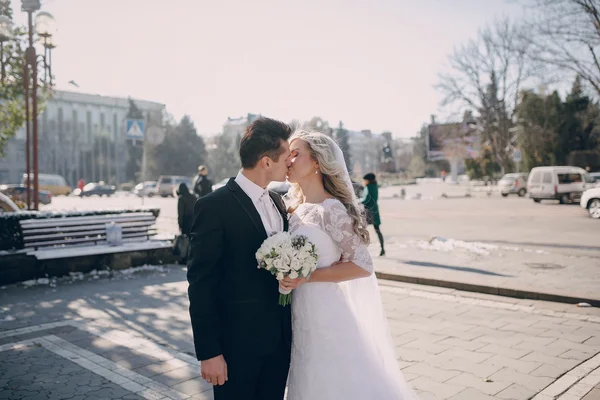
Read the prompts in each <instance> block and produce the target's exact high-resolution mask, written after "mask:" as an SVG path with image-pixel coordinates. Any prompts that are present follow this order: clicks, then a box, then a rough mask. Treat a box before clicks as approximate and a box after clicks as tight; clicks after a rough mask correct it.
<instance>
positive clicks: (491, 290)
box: [375, 271, 600, 307]
mask: <svg viewBox="0 0 600 400" xmlns="http://www.w3.org/2000/svg"><path fill="white" fill-rule="evenodd" d="M375 276H377V278H379V279H387V280H390V281H396V282H406V283H415V284H418V285H426V286H437V287H443V288H449V289H456V290H462V291H465V292H475V293H485V294H492V295H496V296H504V297H514V298H517V299H527V300H540V301H550V302H554V303H566V304H578V303H588V304H590V305H591V306H593V307H600V299H589V298H583V297H574V296H568V295H562V294H556V293H541V292H534V291H530V290H522V289H510V288H501V287H495V286H486V285H479V284H474V283H464V282H455V281H444V280H440V279H432V278H421V277H417V276H409V275H398V274H391V273H389V272H378V271H375Z"/></svg>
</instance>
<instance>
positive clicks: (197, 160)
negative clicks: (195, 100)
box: [152, 115, 207, 189]
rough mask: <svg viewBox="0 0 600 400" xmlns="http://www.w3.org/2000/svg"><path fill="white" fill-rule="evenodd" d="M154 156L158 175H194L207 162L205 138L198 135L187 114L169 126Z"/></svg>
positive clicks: (154, 168) (154, 166)
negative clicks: (175, 123) (174, 124)
mask: <svg viewBox="0 0 600 400" xmlns="http://www.w3.org/2000/svg"><path fill="white" fill-rule="evenodd" d="M152 158H153V160H152V161H153V163H152V164H153V168H152V170H153V172H154V175H156V176H158V175H183V176H193V175H195V174H196V172H197V170H198V166H199V165H202V164H205V163H206V161H207V154H206V145H205V143H204V138H203V137H202V136H199V135H198V132H197V131H196V127H195V126H194V123H193V121H192V120H191V118H190V117H189V116H187V115H185V116H184V117H183V118H182V119H181V121H180V122H179V123H178V124H177V125H176V126H172V125H170V126H168V127H167V131H166V135H165V139H164V140H163V142H162V143H161V144H160V145H158V146H156V148H155V150H154V155H153V157H152ZM190 189H191V188H190Z"/></svg>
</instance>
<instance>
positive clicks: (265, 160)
mask: <svg viewBox="0 0 600 400" xmlns="http://www.w3.org/2000/svg"><path fill="white" fill-rule="evenodd" d="M258 163H259V164H260V166H261V167H263V168H265V169H267V168H269V167H270V166H271V163H272V161H271V159H270V158H269V157H267V156H264V157H263V158H261V159H260V161H259V162H258Z"/></svg>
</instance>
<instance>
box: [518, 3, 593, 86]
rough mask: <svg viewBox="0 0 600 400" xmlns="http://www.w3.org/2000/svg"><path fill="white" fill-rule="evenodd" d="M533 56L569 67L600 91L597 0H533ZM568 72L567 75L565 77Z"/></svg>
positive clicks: (528, 38) (531, 49)
mask: <svg viewBox="0 0 600 400" xmlns="http://www.w3.org/2000/svg"><path fill="white" fill-rule="evenodd" d="M534 4H535V6H536V7H535V8H534V10H536V11H537V12H536V13H534V14H533V17H532V21H531V26H532V27H533V31H532V32H530V34H529V35H525V36H524V38H525V39H527V41H528V42H529V47H530V52H529V55H530V56H531V57H532V59H533V60H536V61H539V62H542V63H544V64H548V65H552V66H555V67H557V68H558V69H559V70H563V71H564V70H567V71H572V72H574V73H575V74H577V75H579V76H581V77H582V78H583V79H584V80H585V81H586V82H587V83H589V84H590V85H591V86H592V87H593V88H594V90H595V91H596V93H597V94H598V95H600V60H599V57H600V0H535V3H534ZM570 79H572V76H569V80H570Z"/></svg>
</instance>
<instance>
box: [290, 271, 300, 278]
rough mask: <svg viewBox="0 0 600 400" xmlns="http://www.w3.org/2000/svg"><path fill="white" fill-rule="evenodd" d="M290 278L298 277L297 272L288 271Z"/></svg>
mask: <svg viewBox="0 0 600 400" xmlns="http://www.w3.org/2000/svg"><path fill="white" fill-rule="evenodd" d="M290 278H292V279H296V278H298V273H297V272H296V271H292V272H290Z"/></svg>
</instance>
